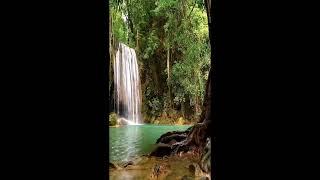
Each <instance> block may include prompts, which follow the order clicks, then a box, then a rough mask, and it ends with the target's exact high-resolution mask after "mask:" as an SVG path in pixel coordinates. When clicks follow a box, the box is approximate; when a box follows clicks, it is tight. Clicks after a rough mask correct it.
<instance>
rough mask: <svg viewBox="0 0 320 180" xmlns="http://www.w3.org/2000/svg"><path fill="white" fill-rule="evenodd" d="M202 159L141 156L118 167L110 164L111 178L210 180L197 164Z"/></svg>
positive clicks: (184, 156)
mask: <svg viewBox="0 0 320 180" xmlns="http://www.w3.org/2000/svg"><path fill="white" fill-rule="evenodd" d="M199 160H200V157H199V156H198V155H194V154H184V155H182V156H171V157H168V156H165V157H163V158H160V157H153V156H151V157H148V156H140V157H137V158H136V159H135V160H133V161H129V162H125V163H122V164H121V165H116V164H113V163H111V164H110V163H109V178H110V179H112V180H120V179H150V180H153V179H169V180H170V179H182V180H187V179H188V180H189V179H194V180H200V179H201V180H204V179H210V178H209V175H208V174H205V173H203V172H202V171H201V169H200V167H199V166H198V164H197V162H199Z"/></svg>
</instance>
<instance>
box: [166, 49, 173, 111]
mask: <svg viewBox="0 0 320 180" xmlns="http://www.w3.org/2000/svg"><path fill="white" fill-rule="evenodd" d="M167 70H168V80H167V84H168V90H169V91H168V94H169V107H170V108H171V107H172V106H171V89H170V47H168V49H167Z"/></svg>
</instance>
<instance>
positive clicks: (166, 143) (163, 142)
mask: <svg viewBox="0 0 320 180" xmlns="http://www.w3.org/2000/svg"><path fill="white" fill-rule="evenodd" d="M206 122H209V121H205V122H204V123H198V124H196V125H194V126H192V127H190V128H189V129H187V130H186V131H173V132H167V133H165V134H163V135H162V136H161V137H160V138H159V139H158V140H157V147H156V149H155V150H153V151H152V152H151V153H150V155H151V156H157V157H163V156H170V155H178V154H181V153H187V152H191V151H192V152H196V151H197V152H201V151H202V149H203V148H204V146H205V145H206V139H207V137H208V136H209V135H208V133H207V128H208V123H206Z"/></svg>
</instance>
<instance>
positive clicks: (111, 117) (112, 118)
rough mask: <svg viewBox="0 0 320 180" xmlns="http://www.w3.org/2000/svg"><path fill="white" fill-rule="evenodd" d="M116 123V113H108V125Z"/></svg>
mask: <svg viewBox="0 0 320 180" xmlns="http://www.w3.org/2000/svg"><path fill="white" fill-rule="evenodd" d="M115 125H117V114H116V113H111V114H109V126H115Z"/></svg>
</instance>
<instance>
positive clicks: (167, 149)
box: [150, 0, 214, 157]
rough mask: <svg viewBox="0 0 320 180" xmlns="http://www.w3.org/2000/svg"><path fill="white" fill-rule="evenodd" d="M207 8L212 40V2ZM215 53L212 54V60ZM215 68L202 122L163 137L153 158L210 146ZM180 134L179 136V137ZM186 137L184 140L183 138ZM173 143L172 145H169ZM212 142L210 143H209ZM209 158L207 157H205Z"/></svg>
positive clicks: (206, 4)
mask: <svg viewBox="0 0 320 180" xmlns="http://www.w3.org/2000/svg"><path fill="white" fill-rule="evenodd" d="M205 6H206V9H207V16H208V24H209V37H210V40H211V39H212V38H211V33H210V32H212V29H211V23H212V21H211V2H210V0H205ZM210 44H211V48H212V52H213V50H214V46H213V42H212V41H210ZM212 57H213V53H211V59H212ZM213 67H214V64H211V68H210V71H209V77H208V81H207V83H206V93H205V97H204V102H203V111H202V113H201V116H200V120H199V122H198V123H197V124H195V125H194V126H192V127H191V128H189V129H188V130H186V131H184V132H179V133H177V132H172V133H166V134H164V135H162V136H161V137H160V138H159V139H158V140H157V143H158V144H159V146H158V147H157V148H156V149H155V150H154V151H153V152H151V154H150V155H152V156H164V155H176V154H178V153H179V154H180V153H183V152H189V151H193V152H202V151H203V149H205V147H206V145H207V144H208V142H207V138H208V137H210V135H209V132H208V131H209V130H208V128H209V127H210V126H211V124H212V115H211V104H212V102H211V99H212V94H211V90H212V83H213V82H212V79H213V72H214V71H213ZM178 134H179V136H178ZM169 136H170V137H169ZM183 137H184V138H183ZM168 142H171V143H168ZM209 142H210V141H209ZM210 154H211V150H210ZM205 157H207V155H206V156H205Z"/></svg>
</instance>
